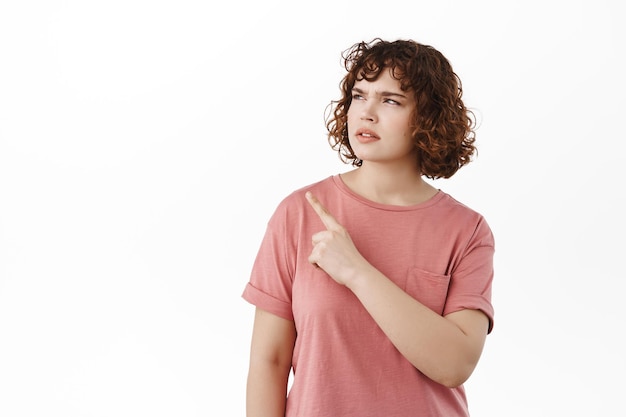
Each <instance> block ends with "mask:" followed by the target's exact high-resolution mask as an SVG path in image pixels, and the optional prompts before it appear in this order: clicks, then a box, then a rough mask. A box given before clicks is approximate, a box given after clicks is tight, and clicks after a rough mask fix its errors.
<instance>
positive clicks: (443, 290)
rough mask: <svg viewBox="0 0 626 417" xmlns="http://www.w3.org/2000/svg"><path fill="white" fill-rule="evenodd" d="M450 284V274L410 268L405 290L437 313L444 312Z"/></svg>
mask: <svg viewBox="0 0 626 417" xmlns="http://www.w3.org/2000/svg"><path fill="white" fill-rule="evenodd" d="M449 285H450V275H440V274H435V273H433V272H428V271H424V270H421V269H418V268H410V269H409V271H408V273H407V277H406V283H405V285H404V291H406V293H407V294H409V295H410V296H411V297H413V298H415V299H416V300H417V301H419V302H420V303H422V304H424V305H425V306H426V307H428V308H430V309H431V310H433V311H434V312H435V313H437V314H443V308H444V306H445V305H446V297H447V295H448V286H449Z"/></svg>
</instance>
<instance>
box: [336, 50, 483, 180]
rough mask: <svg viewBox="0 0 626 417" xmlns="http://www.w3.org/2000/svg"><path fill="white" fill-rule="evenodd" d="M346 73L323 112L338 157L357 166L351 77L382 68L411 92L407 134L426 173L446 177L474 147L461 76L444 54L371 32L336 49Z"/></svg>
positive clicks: (374, 73)
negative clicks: (369, 36)
mask: <svg viewBox="0 0 626 417" xmlns="http://www.w3.org/2000/svg"><path fill="white" fill-rule="evenodd" d="M341 56H342V62H343V66H344V67H345V69H346V70H347V72H348V73H347V74H346V75H345V77H344V78H343V79H342V80H341V83H340V90H341V93H342V97H341V99H339V100H336V101H335V100H334V101H331V103H330V104H329V106H328V109H327V110H329V111H328V113H327V114H326V128H327V130H328V141H329V144H330V146H331V147H332V149H334V150H336V151H337V152H338V153H339V157H340V158H341V160H342V161H343V162H344V163H351V164H352V165H353V166H361V165H362V163H363V161H362V160H360V159H359V158H358V157H357V156H356V155H355V154H354V151H353V150H352V147H351V146H350V141H349V139H348V127H347V125H348V109H349V108H350V104H351V102H352V88H353V87H354V84H355V82H356V81H360V80H363V79H365V80H367V81H373V80H376V79H377V78H378V76H379V75H380V74H381V72H382V71H383V70H386V69H387V70H391V73H392V74H393V76H394V77H395V78H397V79H398V81H399V82H400V88H401V89H402V90H403V91H406V92H411V93H412V94H413V96H414V98H415V102H416V108H415V112H414V114H413V117H412V119H413V122H414V125H413V135H412V136H413V139H414V143H415V147H416V148H417V159H418V160H417V164H418V165H417V166H418V168H419V170H420V173H421V174H422V175H424V176H426V177H427V178H431V179H436V178H450V177H451V176H452V175H454V173H456V172H457V171H458V170H459V169H460V168H461V167H462V166H463V165H466V164H467V163H469V162H470V161H471V158H472V156H473V155H474V154H475V153H476V147H475V146H474V142H475V140H476V134H475V128H476V119H475V117H474V113H473V112H472V111H470V110H468V109H467V108H466V107H465V104H464V103H463V100H462V99H461V97H462V95H463V88H462V86H461V80H460V78H459V77H458V76H457V74H456V73H455V72H454V71H453V70H452V66H451V65H450V62H449V61H448V60H447V59H446V57H444V56H443V54H441V52H439V51H437V50H436V49H435V48H433V47H432V46H429V45H423V44H420V43H417V42H415V41H413V40H396V41H393V42H389V41H384V40H382V39H380V38H375V39H373V40H372V41H371V42H359V43H356V44H354V45H353V46H352V47H350V48H349V49H347V50H345V51H344V52H343V53H342V55H341Z"/></svg>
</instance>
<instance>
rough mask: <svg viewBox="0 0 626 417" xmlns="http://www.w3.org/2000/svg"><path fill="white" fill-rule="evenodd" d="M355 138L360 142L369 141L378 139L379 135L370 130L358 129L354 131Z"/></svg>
mask: <svg viewBox="0 0 626 417" xmlns="http://www.w3.org/2000/svg"><path fill="white" fill-rule="evenodd" d="M355 137H356V140H358V141H359V142H361V143H371V142H375V141H377V140H380V137H379V136H378V135H377V134H376V133H374V132H373V131H371V130H368V129H358V130H357V131H356V133H355Z"/></svg>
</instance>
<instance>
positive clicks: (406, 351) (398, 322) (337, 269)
mask: <svg viewBox="0 0 626 417" xmlns="http://www.w3.org/2000/svg"><path fill="white" fill-rule="evenodd" d="M414 108H415V101H414V98H413V96H412V94H410V93H407V92H403V91H402V90H401V89H400V85H399V83H398V81H397V80H396V79H394V78H393V77H392V75H391V74H390V73H389V72H388V71H385V72H383V73H382V74H381V76H380V77H379V78H378V79H377V80H375V81H373V82H369V81H365V80H362V81H357V82H356V84H355V86H354V88H353V101H352V104H351V106H350V109H349V110H348V126H349V127H348V136H349V139H350V144H351V146H352V147H353V150H354V152H355V154H356V155H357V156H358V157H359V158H360V159H361V160H363V164H362V166H361V167H359V168H356V169H354V170H352V171H349V172H347V173H344V174H342V175H341V177H342V179H343V181H344V182H345V184H346V185H347V186H348V187H349V188H351V189H352V190H353V191H354V192H356V193H357V194H360V195H362V196H363V197H365V198H367V199H370V200H372V201H376V202H378V203H383V204H393V205H412V204H418V203H421V202H424V201H426V200H428V199H430V198H431V197H433V196H434V195H435V194H436V192H437V190H436V189H434V188H433V187H432V186H430V185H429V184H427V183H426V182H425V181H424V180H423V179H422V175H421V173H420V172H419V170H418V168H417V163H416V154H415V150H414V149H415V148H414V147H413V144H412V139H411V136H410V126H409V123H410V118H411V113H412V111H413V110H414ZM306 198H307V201H308V202H309V204H310V205H311V207H312V208H313V209H314V210H315V212H316V213H317V215H318V216H319V217H320V219H321V220H322V222H323V224H324V226H325V228H324V229H322V230H320V231H319V232H317V233H315V234H314V235H313V236H311V241H312V243H313V249H312V251H311V254H310V256H309V262H310V263H311V267H312V268H321V269H323V270H324V271H325V272H326V273H327V274H328V275H329V276H330V277H331V278H332V279H333V280H335V281H336V282H337V284H339V285H343V286H346V287H347V288H349V289H350V290H351V291H352V292H353V293H354V294H355V296H356V297H357V298H358V299H359V300H360V302H361V303H362V304H363V306H364V307H365V309H366V310H367V311H368V313H369V314H370V315H371V316H372V318H373V319H374V320H375V321H376V323H377V324H378V326H379V327H380V328H381V329H382V330H383V332H384V333H385V334H386V335H387V337H388V338H389V340H390V341H391V342H392V343H393V344H394V346H395V347H396V348H397V349H398V351H399V352H400V353H401V354H402V355H403V356H404V357H406V358H407V360H409V361H410V362H411V363H412V364H413V366H415V367H416V368H417V369H419V370H420V371H421V372H422V373H424V374H425V375H426V376H428V377H429V378H431V379H433V380H434V381H436V382H439V383H441V384H443V385H445V386H447V387H456V386H459V385H460V384H462V383H463V382H465V381H466V380H467V378H468V377H469V376H470V375H471V373H472V372H473V370H474V368H475V366H476V364H477V363H478V360H479V358H480V355H481V353H482V350H483V346H484V343H485V339H486V336H487V330H488V324H489V323H488V318H487V317H486V316H485V315H484V314H483V313H482V312H480V311H477V310H462V311H458V312H455V313H452V314H448V315H446V316H445V317H442V316H440V315H438V314H436V313H435V312H433V311H432V310H430V309H429V308H427V307H425V306H424V305H422V304H421V303H419V302H418V301H417V300H415V299H414V298H412V297H410V296H409V295H408V294H407V293H405V292H404V291H403V290H402V289H401V288H399V287H398V286H397V285H395V284H394V283H393V282H392V281H391V280H390V279H389V278H387V277H386V276H384V275H383V274H382V273H381V272H380V271H378V270H377V269H376V268H374V267H373V266H372V265H371V264H370V263H369V262H368V261H367V259H365V258H364V257H363V256H362V255H361V254H360V253H359V251H358V250H357V248H356V247H355V245H354V244H353V242H352V239H351V238H350V233H349V231H348V230H346V229H345V228H344V227H343V226H342V225H341V224H339V222H337V220H336V219H335V218H334V217H333V215H332V213H330V212H328V210H327V209H326V208H325V207H324V205H323V202H320V201H319V200H318V199H317V198H316V197H315V196H314V195H312V194H310V193H308V194H307V195H306ZM295 335H296V332H295V328H294V323H293V322H290V321H287V320H284V319H281V318H279V317H277V316H274V315H272V314H270V313H268V312H264V311H262V310H259V309H257V313H256V316H255V322H254V330H253V336H252V346H251V355H250V370H249V376H248V392H247V410H248V411H247V412H248V414H247V415H248V417H261V416H263V417H270V416H271V417H278V416H284V413H285V394H286V386H287V380H288V374H289V370H290V364H291V356H292V353H293V346H294V341H295V337H296V336H295Z"/></svg>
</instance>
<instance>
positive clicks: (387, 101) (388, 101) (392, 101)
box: [385, 98, 400, 105]
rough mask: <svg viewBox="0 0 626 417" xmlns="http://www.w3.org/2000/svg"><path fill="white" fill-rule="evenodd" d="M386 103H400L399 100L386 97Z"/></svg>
mask: <svg viewBox="0 0 626 417" xmlns="http://www.w3.org/2000/svg"><path fill="white" fill-rule="evenodd" d="M385 103H389V104H394V105H399V104H400V103H399V102H397V101H395V100H392V99H390V98H388V99H386V100H385Z"/></svg>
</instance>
